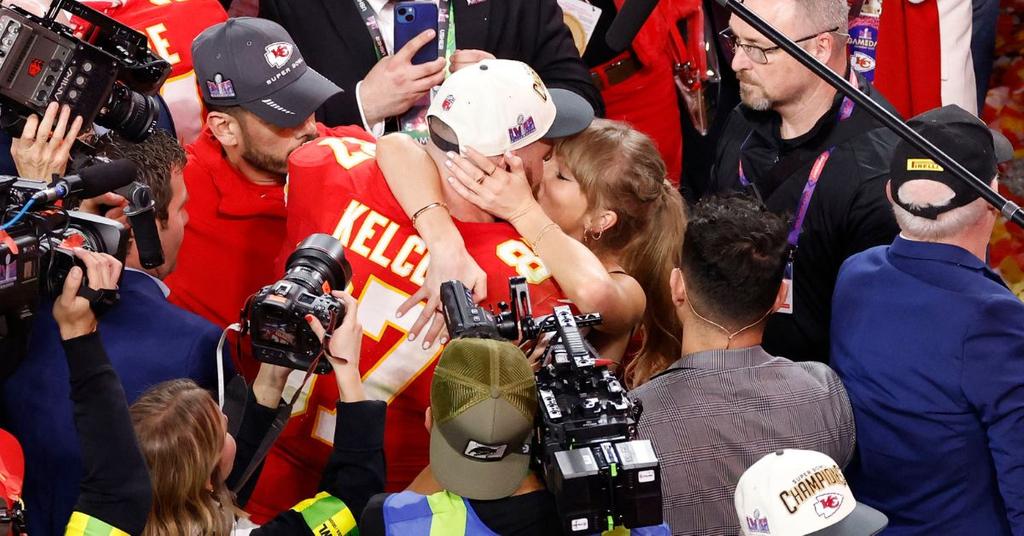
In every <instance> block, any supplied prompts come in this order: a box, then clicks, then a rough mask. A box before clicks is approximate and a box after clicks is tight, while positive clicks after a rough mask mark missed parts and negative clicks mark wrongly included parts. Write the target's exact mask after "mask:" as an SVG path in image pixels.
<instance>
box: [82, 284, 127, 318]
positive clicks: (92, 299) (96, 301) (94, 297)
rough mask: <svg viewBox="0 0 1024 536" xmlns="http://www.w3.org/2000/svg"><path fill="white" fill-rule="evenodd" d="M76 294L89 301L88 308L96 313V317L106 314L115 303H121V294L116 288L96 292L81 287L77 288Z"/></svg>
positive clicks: (85, 286)
mask: <svg viewBox="0 0 1024 536" xmlns="http://www.w3.org/2000/svg"><path fill="white" fill-rule="evenodd" d="M76 294H77V295H79V296H81V297H83V298H85V299H87V300H89V307H91V308H92V310H93V312H94V313H96V316H103V313H106V312H107V311H109V310H110V308H111V307H113V306H115V305H117V302H119V301H121V294H120V293H119V292H118V291H117V289H116V288H101V289H99V290H96V289H94V288H89V287H88V286H87V285H82V286H81V287H79V288H78V292H77V293H76Z"/></svg>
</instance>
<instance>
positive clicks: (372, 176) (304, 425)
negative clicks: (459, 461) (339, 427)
mask: <svg viewBox="0 0 1024 536" xmlns="http://www.w3.org/2000/svg"><path fill="white" fill-rule="evenodd" d="M351 130H352V132H351V133H350V134H349V135H347V136H344V137H329V138H320V139H319V140H317V141H315V142H311V143H308V144H306V145H305V146H303V147H302V148H300V149H299V150H297V151H295V152H294V153H292V155H291V157H290V159H289V172H290V173H289V183H288V231H287V239H286V243H287V244H291V245H292V247H294V245H295V244H298V243H299V242H300V241H301V240H302V239H304V238H305V237H307V236H309V235H310V234H312V233H316V232H324V233H331V234H333V235H334V236H335V237H336V238H338V239H339V240H340V241H341V243H342V244H343V245H344V246H345V255H346V258H347V259H348V262H349V263H350V264H351V265H352V281H351V284H350V289H349V290H350V291H351V293H352V294H353V296H355V297H356V298H357V299H358V300H359V304H360V305H359V321H360V323H361V324H362V326H363V346H362V355H361V358H360V369H361V371H362V373H363V384H364V385H365V388H366V393H367V396H368V397H369V398H372V399H377V400H385V401H387V402H388V412H387V427H386V431H385V439H384V450H385V456H386V460H387V464H388V466H387V475H388V489H389V490H400V489H403V488H404V487H405V486H406V485H407V484H408V483H409V482H410V481H411V480H412V479H413V478H414V477H415V476H416V475H417V474H418V473H419V472H420V470H422V469H423V467H424V466H426V464H427V462H428V453H429V447H428V445H429V441H428V437H429V436H428V434H427V432H426V430H425V429H424V426H423V421H424V411H425V410H426V408H427V407H428V406H429V405H430V380H431V376H432V374H433V369H434V365H435V363H436V361H437V358H438V356H439V355H440V353H441V347H440V346H438V345H437V344H435V345H434V346H433V347H431V348H428V349H423V347H422V339H423V335H422V334H421V336H420V338H419V339H418V340H414V341H410V340H408V337H407V336H406V333H407V330H408V329H409V328H410V327H411V326H412V324H413V322H414V321H415V319H416V318H417V316H418V315H419V311H420V308H421V307H422V305H420V306H417V308H416V309H414V310H413V311H411V312H410V313H408V314H406V315H404V316H403V317H402V318H396V317H395V310H396V309H397V308H398V306H399V304H401V303H402V302H403V301H405V299H406V298H408V297H409V296H410V295H411V294H412V293H414V292H415V291H416V290H418V289H419V288H420V286H422V285H423V283H424V276H425V274H426V269H427V263H428V261H429V255H428V253H427V250H426V246H425V244H424V242H423V240H422V239H421V238H420V237H419V236H417V235H416V231H415V229H414V228H413V226H412V223H411V222H410V221H409V218H408V217H407V216H406V215H405V213H404V212H403V211H402V208H401V206H400V205H399V204H398V202H397V201H396V200H395V198H394V196H393V195H392V194H391V190H390V189H389V188H388V186H387V183H386V182H385V181H384V176H383V174H382V173H381V171H380V168H379V167H378V166H377V163H376V161H375V160H374V150H375V145H374V143H373V141H372V138H370V137H369V136H368V135H367V134H366V133H365V132H364V131H362V130H361V129H358V128H355V127H351ZM456 224H457V226H458V227H459V230H460V231H461V233H462V236H463V238H464V240H465V243H466V248H467V250H468V251H469V253H470V254H471V255H472V256H473V258H474V259H476V261H477V263H478V264H480V267H481V268H483V269H484V270H485V271H486V272H487V275H488V278H487V283H488V288H487V299H488V302H489V305H491V306H495V305H496V304H497V303H498V302H499V301H507V300H508V278H509V277H511V276H515V275H522V276H525V277H526V278H527V280H528V282H529V283H531V285H530V289H531V301H532V303H533V304H534V311H535V312H536V313H538V314H546V313H549V312H550V311H551V309H552V308H553V307H554V306H555V305H557V300H558V298H560V296H561V294H560V290H559V289H558V287H557V286H556V285H555V283H554V281H553V280H552V279H551V277H550V274H549V273H548V271H547V268H546V267H545V266H544V265H543V264H542V263H541V262H540V260H539V259H538V258H537V257H536V256H535V255H534V254H533V252H532V251H531V250H530V248H529V247H527V245H526V244H525V243H524V242H523V240H522V239H521V237H520V236H519V234H518V233H516V231H515V229H514V228H513V227H512V226H511V225H509V224H506V223H461V222H457V223H456ZM289 252H290V251H289ZM301 377H302V373H301V372H298V371H297V372H295V373H293V374H292V375H291V377H290V380H289V388H288V389H286V391H285V397H286V399H287V397H289V396H290V394H291V393H294V389H295V388H296V387H297V384H298V382H299V381H301ZM293 382H294V383H293ZM311 383H312V387H311V388H308V389H305V390H304V391H305V392H304V393H303V394H302V395H300V397H299V399H298V401H297V402H296V405H295V408H294V410H293V412H292V418H291V421H289V423H288V426H287V427H286V428H285V430H284V432H283V433H282V434H281V437H280V438H279V439H278V440H277V442H276V443H275V445H274V448H273V449H272V450H271V451H270V454H269V456H268V457H267V461H266V464H265V466H264V469H263V473H262V476H261V478H260V482H259V484H258V485H257V487H256V490H255V492H254V493H253V495H252V498H251V499H250V501H249V503H248V505H247V507H246V508H247V510H249V512H250V513H251V514H252V516H253V519H254V520H255V521H257V522H263V521H265V520H267V519H269V518H270V517H272V516H273V515H275V514H277V513H278V512H281V511H283V510H286V509H287V508H290V507H291V506H292V505H294V504H295V503H296V501H298V500H301V499H302V498H304V497H310V496H312V495H313V494H314V493H315V492H316V487H317V484H318V483H319V481H320V475H321V472H322V471H323V468H324V465H325V464H326V462H327V458H328V456H329V454H330V452H331V448H332V445H333V439H334V434H335V429H334V426H335V415H334V412H335V402H337V400H338V389H337V384H336V382H335V381H334V378H333V376H330V375H325V376H319V377H316V378H313V381H312V382H311Z"/></svg>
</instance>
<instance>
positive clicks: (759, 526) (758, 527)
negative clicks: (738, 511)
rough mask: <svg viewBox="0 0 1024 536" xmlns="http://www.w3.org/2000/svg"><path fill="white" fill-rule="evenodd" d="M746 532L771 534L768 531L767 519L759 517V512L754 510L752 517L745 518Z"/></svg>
mask: <svg viewBox="0 0 1024 536" xmlns="http://www.w3.org/2000/svg"><path fill="white" fill-rule="evenodd" d="M747 532H750V533H756V534H771V533H772V531H771V530H769V529H768V518H767V517H761V510H754V514H753V516H747Z"/></svg>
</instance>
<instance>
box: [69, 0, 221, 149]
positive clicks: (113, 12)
mask: <svg viewBox="0 0 1024 536" xmlns="http://www.w3.org/2000/svg"><path fill="white" fill-rule="evenodd" d="M85 3H86V4H87V5H88V6H89V7H91V8H93V9H96V10H99V11H102V12H104V13H105V14H107V15H108V16H110V17H111V18H114V19H116V20H117V21H118V22H120V23H121V24H124V25H126V26H131V27H132V28H134V29H136V30H138V31H140V32H142V33H143V34H144V35H145V36H146V38H147V39H149V48H150V50H152V51H154V52H156V53H157V55H159V56H160V57H161V58H163V59H164V60H167V62H168V63H170V64H171V75H170V76H169V77H168V78H167V81H166V82H164V85H163V87H162V88H160V95H162V96H163V98H164V100H165V101H166V102H167V106H168V107H169V108H170V111H171V117H173V118H174V128H175V130H176V131H177V133H178V139H179V140H181V142H182V144H183V145H184V144H189V143H192V141H193V140H195V139H196V136H198V135H199V131H200V130H202V128H203V109H202V100H201V97H200V96H199V89H198V87H197V86H196V76H195V72H193V70H192V40H194V39H195V38H196V36H198V35H199V34H200V33H202V32H203V30H205V29H207V28H209V27H210V26H213V25H214V24H218V23H221V22H224V21H226V20H228V14H227V13H226V12H225V11H224V8H223V7H222V6H221V5H220V2H218V1H217V0H114V1H110V0H91V1H89V0H87V1H86V2H85Z"/></svg>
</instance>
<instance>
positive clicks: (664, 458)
mask: <svg viewBox="0 0 1024 536" xmlns="http://www.w3.org/2000/svg"><path fill="white" fill-rule="evenodd" d="M690 216H691V217H690V221H689V223H688V225H687V228H686V234H685V238H684V240H683V246H682V255H681V263H680V265H679V266H680V267H679V268H677V269H675V270H673V271H672V275H671V285H672V301H673V302H674V303H675V308H676V316H677V317H678V318H679V322H680V324H682V329H683V332H682V357H680V358H679V359H678V360H677V361H676V362H675V363H673V364H672V365H671V366H670V367H669V368H668V369H666V370H665V371H663V372H661V373H660V374H657V375H655V376H654V377H653V378H652V379H651V380H650V381H649V382H647V383H645V384H643V385H641V386H640V387H639V388H637V389H636V390H634V391H632V392H631V393H630V397H631V398H633V399H634V400H638V401H639V402H640V403H641V404H643V413H641V414H640V417H639V419H638V420H637V430H638V432H639V437H640V438H641V439H650V440H651V442H652V443H653V445H654V451H655V452H657V453H658V459H659V460H660V463H661V489H662V500H663V503H662V504H663V511H664V518H665V520H666V521H667V522H668V523H669V525H670V526H671V527H672V530H673V532H674V533H675V534H695V533H699V534H736V533H738V532H739V526H738V525H737V520H736V511H735V509H734V508H733V502H732V497H733V492H734V490H735V487H736V482H737V480H738V479H739V477H740V474H742V472H743V470H744V469H746V468H747V467H749V466H750V465H752V464H753V463H754V462H755V461H757V460H758V459H759V458H761V457H762V456H764V455H765V454H768V453H770V452H772V451H774V450H777V449H781V448H800V449H809V450H816V451H819V452H823V453H825V454H828V455H829V456H831V457H832V458H833V459H835V460H837V461H838V462H839V463H840V464H842V465H844V466H845V465H846V464H847V463H848V462H849V461H850V458H851V456H853V442H854V422H853V410H852V409H851V408H850V401H849V399H848V398H847V396H846V391H845V390H844V389H843V385H842V384H841V383H840V381H839V377H838V376H837V375H836V373H835V372H833V371H832V370H831V369H830V368H828V367H827V366H826V365H824V364H822V363H817V362H804V363H794V362H792V361H790V360H789V359H786V358H785V357H775V356H772V355H771V354H769V353H767V352H766V351H765V350H764V349H763V348H762V347H761V338H762V335H763V333H764V329H765V318H767V317H768V315H769V314H770V313H771V312H772V311H775V310H776V309H777V308H778V307H779V305H780V304H781V303H782V301H783V299H784V297H785V294H786V284H785V283H784V282H783V281H782V272H783V268H784V265H785V262H786V258H785V254H784V253H785V249H786V233H787V226H786V222H785V221H784V220H783V219H782V218H780V217H778V216H776V215H774V214H772V213H770V212H768V211H767V209H765V208H764V207H763V206H761V204H760V203H758V202H757V201H756V200H753V199H749V198H745V197H729V198H724V199H717V198H709V199H706V200H704V201H702V202H701V203H699V204H698V205H697V206H696V208H695V209H694V211H693V212H691V214H690Z"/></svg>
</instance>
